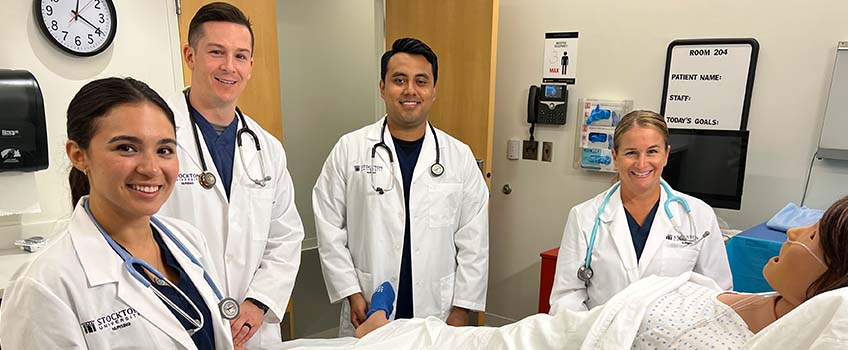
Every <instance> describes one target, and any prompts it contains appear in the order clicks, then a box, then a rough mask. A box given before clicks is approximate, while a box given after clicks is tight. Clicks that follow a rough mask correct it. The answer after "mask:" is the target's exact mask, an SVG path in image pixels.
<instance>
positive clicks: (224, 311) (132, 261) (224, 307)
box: [83, 198, 239, 335]
mask: <svg viewBox="0 0 848 350" xmlns="http://www.w3.org/2000/svg"><path fill="white" fill-rule="evenodd" d="M83 207H84V208H85V212H86V213H87V214H88V217H89V218H90V219H91V222H93V223H94V226H95V227H97V230H98V231H100V234H101V235H103V238H104V239H106V242H107V243H109V246H110V247H112V249H113V250H114V251H115V253H118V256H120V257H121V259H122V260H123V261H124V267H125V268H126V269H127V271H128V272H129V273H130V275H132V276H133V277H134V278H135V279H136V280H138V281H139V282H140V283H141V284H142V285H143V286H144V287H145V288H150V285H151V283H150V281H148V280H147V279H146V278H144V276H142V275H141V273H139V272H138V271H137V270H136V269H135V268H134V267H133V266H134V265H138V266H141V267H142V268H143V269H145V270H147V271H148V272H150V273H151V274H153V276H155V278H154V281H155V282H156V284H158V285H160V286H169V287H171V288H173V289H174V290H176V291H177V293H179V294H180V296H181V297H182V298H183V299H185V301H187V302H188V304H189V305H191V308H192V309H194V312H196V313H197V315H198V316H199V317H200V319H195V318H193V317H191V316H189V315H188V313H186V312H185V311H184V310H182V309H180V308H179V307H178V306H177V305H176V304H174V302H173V301H171V299H168V297H166V296H165V295H164V294H162V292H160V291H159V290H158V289H156V288H150V290H151V291H152V292H153V294H155V295H156V296H157V297H158V298H159V299H160V300H162V302H163V303H165V304H166V305H168V306H169V307H170V308H171V309H173V310H174V311H176V312H177V313H178V314H180V316H182V317H184V318H185V319H186V320H188V322H189V323H191V325H192V326H193V327H194V329H189V330H187V331H188V334H189V335H193V334H194V333H196V332H197V331H199V330H200V329H201V328H203V322H204V320H203V314H202V313H200V309H198V308H197V305H195V304H194V302H193V301H191V299H189V298H188V296H186V295H185V293H183V291H182V290H180V289H179V288H177V286H176V285H175V284H173V283H172V282H171V281H169V280H168V279H167V278H166V277H165V275H163V274H162V273H161V272H159V270H157V269H156V268H155V267H153V266H151V265H150V264H148V263H147V262H146V261H144V260H141V259H138V258H136V257H133V256H132V255H130V253H128V252H127V251H126V250H125V249H124V248H123V247H121V246H120V245H119V244H118V243H117V242H115V240H114V239H112V237H111V236H109V235H108V234H107V233H106V231H105V230H104V229H103V227H102V226H100V224H99V223H98V222H97V219H95V218H94V215H93V214H91V209H90V208H89V206H88V198H86V199H85V200H84V201H83ZM150 222H151V223H153V225H155V226H156V228H157V229H158V230H159V232H162V233H164V234H165V236H168V239H170V240H171V241H172V242H174V244H176V245H177V247H178V248H179V249H180V251H182V252H183V254H185V256H186V257H188V258H189V260H191V262H192V263H194V264H195V265H197V266H200V269H201V270H203V278H204V279H206V283H208V284H209V287H211V288H212V291H213V292H215V296H216V297H218V300H220V302H219V303H218V309H219V310H220V312H221V316H222V317H223V318H225V319H227V320H233V319H235V318H236V317H237V316H238V314H239V304H238V302H236V300H235V299H233V298H224V297H223V296H222V295H221V291H220V290H219V289H218V286H216V285H215V282H214V281H212V277H211V276H209V274H208V273H207V272H206V269H204V268H203V265H202V264H200V262H199V261H197V258H195V257H194V255H192V254H191V252H189V251H188V249H187V248H186V247H185V246H184V245H183V244H182V242H180V241H179V240H178V239H177V237H176V236H174V234H173V233H172V232H171V230H169V229H168V228H167V227H165V225H162V222H160V221H159V219H157V218H155V217H153V216H151V217H150Z"/></svg>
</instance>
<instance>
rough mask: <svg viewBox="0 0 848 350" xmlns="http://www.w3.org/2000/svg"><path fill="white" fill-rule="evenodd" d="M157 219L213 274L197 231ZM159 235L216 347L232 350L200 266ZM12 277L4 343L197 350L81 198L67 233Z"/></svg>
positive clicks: (0, 328) (2, 327)
mask: <svg viewBox="0 0 848 350" xmlns="http://www.w3.org/2000/svg"><path fill="white" fill-rule="evenodd" d="M80 203H82V201H80ZM160 219H161V221H162V223H163V224H164V225H166V226H167V227H168V229H170V230H171V232H172V233H173V234H174V235H175V236H176V237H177V238H178V239H179V240H180V241H181V242H182V243H183V245H185V246H186V248H187V249H188V250H189V251H190V252H191V253H192V255H194V256H195V257H196V258H197V260H198V261H200V263H201V264H203V265H204V266H205V267H206V269H207V271H208V272H209V273H210V274H212V276H213V278H214V276H215V272H214V271H215V270H214V267H213V266H211V260H210V259H209V258H210V257H209V251H208V248H207V246H206V242H205V240H204V237H203V236H202V235H201V234H200V232H198V231H197V229H195V228H194V227H192V226H190V225H188V224H187V223H185V222H182V221H179V220H174V219H168V218H160ZM163 241H164V242H165V245H166V246H167V247H168V249H170V250H171V253H172V254H173V255H174V257H175V258H176V259H177V261H178V262H179V264H180V266H181V267H182V268H183V270H185V272H186V273H187V274H188V276H189V277H190V278H191V280H192V282H193V283H194V285H195V286H196V288H197V290H198V291H199V292H200V295H201V296H202V297H203V299H204V300H205V301H206V305H207V306H208V307H209V311H210V313H211V315H212V319H211V320H205V322H212V325H213V331H214V333H215V345H216V347H217V348H218V349H232V348H233V344H232V335H231V334H230V325H229V322H227V321H226V320H224V319H223V318H221V315H220V312H219V311H218V302H219V300H218V298H217V296H216V295H215V292H214V291H213V290H212V288H211V287H210V286H209V284H208V283H207V282H206V280H205V279H204V278H203V269H202V268H201V267H199V266H197V265H196V264H194V263H192V262H191V260H189V258H188V257H187V256H186V255H185V254H183V253H182V251H181V250H180V249H179V248H178V247H177V246H176V244H175V243H174V242H173V241H172V240H170V239H168V238H167V237H164V236H163ZM16 277H17V278H16V279H15V280H14V281H13V282H12V284H11V285H10V286H9V287H8V288H7V289H6V290H5V293H4V295H3V303H2V312H0V314H2V317H0V346H2V347H3V348H4V349H196V347H195V345H194V342H192V340H191V336H189V334H188V332H187V331H186V330H185V329H184V328H183V327H182V325H180V323H179V320H177V318H176V317H174V315H173V314H172V313H171V311H170V310H169V309H168V307H167V306H166V305H165V303H163V302H162V301H161V300H160V299H159V298H157V297H156V295H154V294H153V292H152V291H151V288H145V287H144V286H143V285H142V284H141V283H140V282H139V281H138V280H136V279H135V278H133V277H132V276H131V275H130V274H129V272H127V270H126V268H124V265H123V260H121V257H120V256H118V254H117V253H115V251H114V250H113V249H112V247H110V246H109V243H107V242H106V240H105V239H104V238H103V236H102V235H101V234H100V231H98V230H97V228H96V227H95V226H94V223H93V222H92V221H91V219H89V217H88V214H87V213H86V211H85V209H84V208H83V207H82V205H81V204H77V207H76V209H74V213H73V215H72V217H71V221H70V223H69V224H68V230H67V233H66V234H64V235H62V236H60V237H59V238H58V239H57V241H56V242H54V243H53V244H51V246H50V247H48V248H47V250H46V251H44V253H42V254H41V255H39V256H38V257H37V258H35V259H34V260H33V261H32V262H31V263H30V264H29V265H27V266H26V267H24V268H22V269H21V270H19V271H18V273H17V275H16ZM218 285H219V286H220V284H218Z"/></svg>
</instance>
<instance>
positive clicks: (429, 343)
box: [254, 275, 848, 350]
mask: <svg viewBox="0 0 848 350" xmlns="http://www.w3.org/2000/svg"><path fill="white" fill-rule="evenodd" d="M681 277H685V275H682V276H681ZM681 277H678V278H675V279H674V281H672V282H674V283H678V284H679V283H680V282H681ZM652 278H654V276H651V277H648V278H646V279H644V280H642V281H641V282H644V283H642V285H643V286H644V288H641V289H636V290H635V291H634V290H630V291H629V292H628V293H626V295H621V294H624V293H620V294H619V295H617V296H616V297H614V298H613V299H611V300H610V302H609V303H607V304H606V305H605V306H604V307H598V308H594V309H592V310H590V311H588V312H581V313H571V314H569V316H567V317H563V316H561V315H562V314H560V315H557V316H550V315H547V314H537V315H533V316H530V317H527V318H525V319H523V320H521V321H519V322H517V323H514V324H511V325H507V326H504V327H501V328H489V327H461V328H456V327H447V326H445V325H444V323H443V322H441V321H439V320H438V319H435V318H428V319H416V320H406V321H404V322H391V323H389V324H388V325H386V326H384V327H383V328H381V329H379V330H377V331H374V332H372V333H371V334H369V335H368V336H366V337H365V338H363V339H354V338H340V339H300V340H295V341H292V342H286V343H281V344H277V345H275V346H271V347H267V348H264V349H254V350H278V349H298V350H300V349H304V350H306V349H365V350H368V349H376V350H380V349H387V350H402V349H460V348H461V349H578V348H580V349H622V350H626V349H630V346H631V343H632V339H633V337H634V336H635V330H634V328H633V324H634V323H636V324H638V323H639V322H633V320H634V319H640V318H636V317H634V316H636V315H637V314H638V309H639V308H640V305H639V304H645V303H647V302H646V301H645V300H650V299H651V298H652V297H656V296H657V295H658V294H661V293H663V291H664V290H668V288H671V287H673V285H674V283H671V282H669V280H670V279H667V278H666V279H665V280H659V279H652ZM637 283H639V282H637ZM643 311H644V310H643ZM577 344H581V345H577ZM744 349H746V350H747V349H750V350H773V349H814V350H834V349H848V288H842V289H839V290H835V291H831V292H828V293H824V294H822V295H819V296H816V297H815V298H813V299H811V300H809V301H807V302H806V303H804V304H803V305H801V306H800V307H798V308H797V309H795V310H793V311H792V312H790V313H789V314H787V315H786V316H784V317H782V318H781V319H779V320H778V321H777V322H775V323H773V324H771V325H770V326H768V327H767V328H765V329H764V330H762V331H760V333H758V334H757V335H755V336H754V337H753V338H751V339H750V340H749V342H748V344H747V345H746V346H745V348H744Z"/></svg>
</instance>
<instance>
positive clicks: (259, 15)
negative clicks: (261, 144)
mask: <svg viewBox="0 0 848 350" xmlns="http://www.w3.org/2000/svg"><path fill="white" fill-rule="evenodd" d="M210 2H213V1H212V0H182V1H180V4H181V9H182V12H181V14H180V16H179V22H180V49H182V46H183V45H185V44H186V43H187V42H188V25H189V23H190V22H191V18H192V17H194V14H195V13H196V12H197V10H198V9H199V8H200V7H201V6H203V5H205V4H207V3H210ZM227 2H229V3H231V4H233V5H235V6H237V7H238V8H239V9H241V10H242V12H244V13H245V14H246V15H247V17H248V18H250V22H251V23H252V27H253V36H254V40H255V44H254V50H253V51H254V52H253V74H252V77H251V78H250V82H248V84H247V88H246V89H245V91H244V93H242V95H241V96H240V97H239V101H238V102H239V108H240V109H241V110H242V111H244V113H246V114H248V115H250V117H251V118H253V119H254V120H256V122H258V123H259V125H262V128H264V129H265V130H267V131H268V132H270V133H271V134H272V135H274V136H276V137H277V139H279V140H280V141H282V140H283V116H282V115H283V112H282V109H281V106H280V60H279V57H278V56H279V51H278V48H277V2H276V1H265V0H262V1H251V0H229V1H227ZM180 52H182V51H180ZM183 79H184V81H185V84H186V86H188V85H189V83H190V82H191V71H190V70H188V67H186V65H185V61H183Z"/></svg>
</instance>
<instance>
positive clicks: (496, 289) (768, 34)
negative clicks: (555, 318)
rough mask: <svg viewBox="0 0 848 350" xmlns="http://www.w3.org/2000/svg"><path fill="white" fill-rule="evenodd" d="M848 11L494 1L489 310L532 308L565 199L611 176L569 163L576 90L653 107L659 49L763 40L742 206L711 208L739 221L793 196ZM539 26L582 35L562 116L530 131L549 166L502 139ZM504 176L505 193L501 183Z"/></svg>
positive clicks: (513, 122)
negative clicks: (687, 42)
mask: <svg viewBox="0 0 848 350" xmlns="http://www.w3.org/2000/svg"><path fill="white" fill-rule="evenodd" d="M846 12H848V2H846V1H841V0H827V1H817V2H805V1H798V0H791V1H767V0H756V1H755V0H751V1H734V0H715V1H705V2H704V1H590V2H587V1H573V0H567V1H563V0H548V1H543V0H500V24H499V38H498V66H497V91H496V95H495V130H494V132H495V135H494V148H493V152H494V157H493V172H492V173H493V175H492V199H491V224H490V228H491V230H490V237H491V252H490V253H491V260H490V264H491V272H490V276H489V278H490V286H489V303H488V311H489V312H491V313H493V314H494V315H499V316H504V317H506V318H511V319H516V318H521V317H523V316H525V315H528V314H531V313H535V312H536V308H537V302H538V285H539V253H540V252H542V251H544V250H547V249H549V248H553V247H557V246H558V245H559V242H560V239H561V236H562V229H563V226H564V224H565V219H566V216H567V215H568V210H569V209H570V208H571V207H572V206H574V205H575V204H578V203H580V202H582V201H584V200H586V199H588V198H590V197H591V196H593V195H594V194H596V193H598V192H600V191H602V190H604V189H605V188H606V187H607V186H608V185H609V184H610V181H611V178H610V176H609V175H603V174H595V173H589V172H584V171H578V170H575V169H573V167H572V159H573V156H574V153H573V152H574V137H575V119H576V115H577V109H576V107H577V106H576V104H577V99H578V98H581V97H584V98H606V99H632V100H634V101H635V103H634V107H635V108H638V109H651V110H655V111H658V110H659V107H660V98H661V94H662V83H663V72H664V68H665V54H666V48H667V45H668V43H669V42H671V41H672V40H674V39H681V38H718V37H753V38H756V39H757V40H758V41H759V43H760V55H759V63H758V67H757V73H756V81H755V84H754V90H753V97H752V102H751V109H750V117H749V119H748V128H749V130H751V137H750V144H749V147H748V162H747V170H746V177H745V192H744V196H743V199H742V209H741V210H739V211H731V210H717V214H718V215H719V216H721V217H722V218H724V219H726V220H727V221H728V223H729V224H730V226H731V227H734V228H739V229H744V228H747V227H750V226H752V225H755V224H758V223H760V222H763V221H764V220H766V219H768V217H770V216H771V215H772V214H773V213H775V212H776V211H777V210H778V209H779V208H781V207H782V206H783V205H785V204H786V203H787V202H789V201H794V202H796V203H798V202H800V200H801V196H802V193H803V189H804V182H805V176H806V172H807V168H808V166H809V164H810V159H811V157H812V154H813V152H814V150H815V147H816V145H817V143H818V136H819V129H820V125H821V121H822V116H823V114H824V107H825V103H826V99H827V91H828V88H829V86H830V75H831V72H832V68H833V62H834V57H835V48H836V43H837V41H838V40H846V39H848V21H846V20H845V17H844V14H845V13H846ZM547 31H579V32H580V53H579V55H580V57H579V58H578V65H579V72H578V76H577V85H576V86H574V87H573V88H570V89H569V90H570V96H569V112H568V118H569V119H568V123H567V124H566V125H565V126H560V127H551V126H542V127H537V131H536V137H537V138H538V139H539V140H543V141H553V142H554V159H553V162H552V163H542V162H532V161H524V160H518V161H510V160H507V159H506V144H507V140H508V139H510V138H517V139H524V138H526V137H527V130H528V126H529V125H528V124H526V123H525V122H524V120H525V118H526V117H525V113H526V112H525V111H526V103H527V88H528V86H529V85H531V84H539V83H540V80H541V64H542V54H543V39H544V33H545V32H547ZM504 184H510V185H511V186H512V188H513V192H512V194H511V195H509V196H507V195H504V194H503V193H502V192H501V187H502V186H503V185H504ZM516 286H520V287H516ZM495 319H497V317H495Z"/></svg>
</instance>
